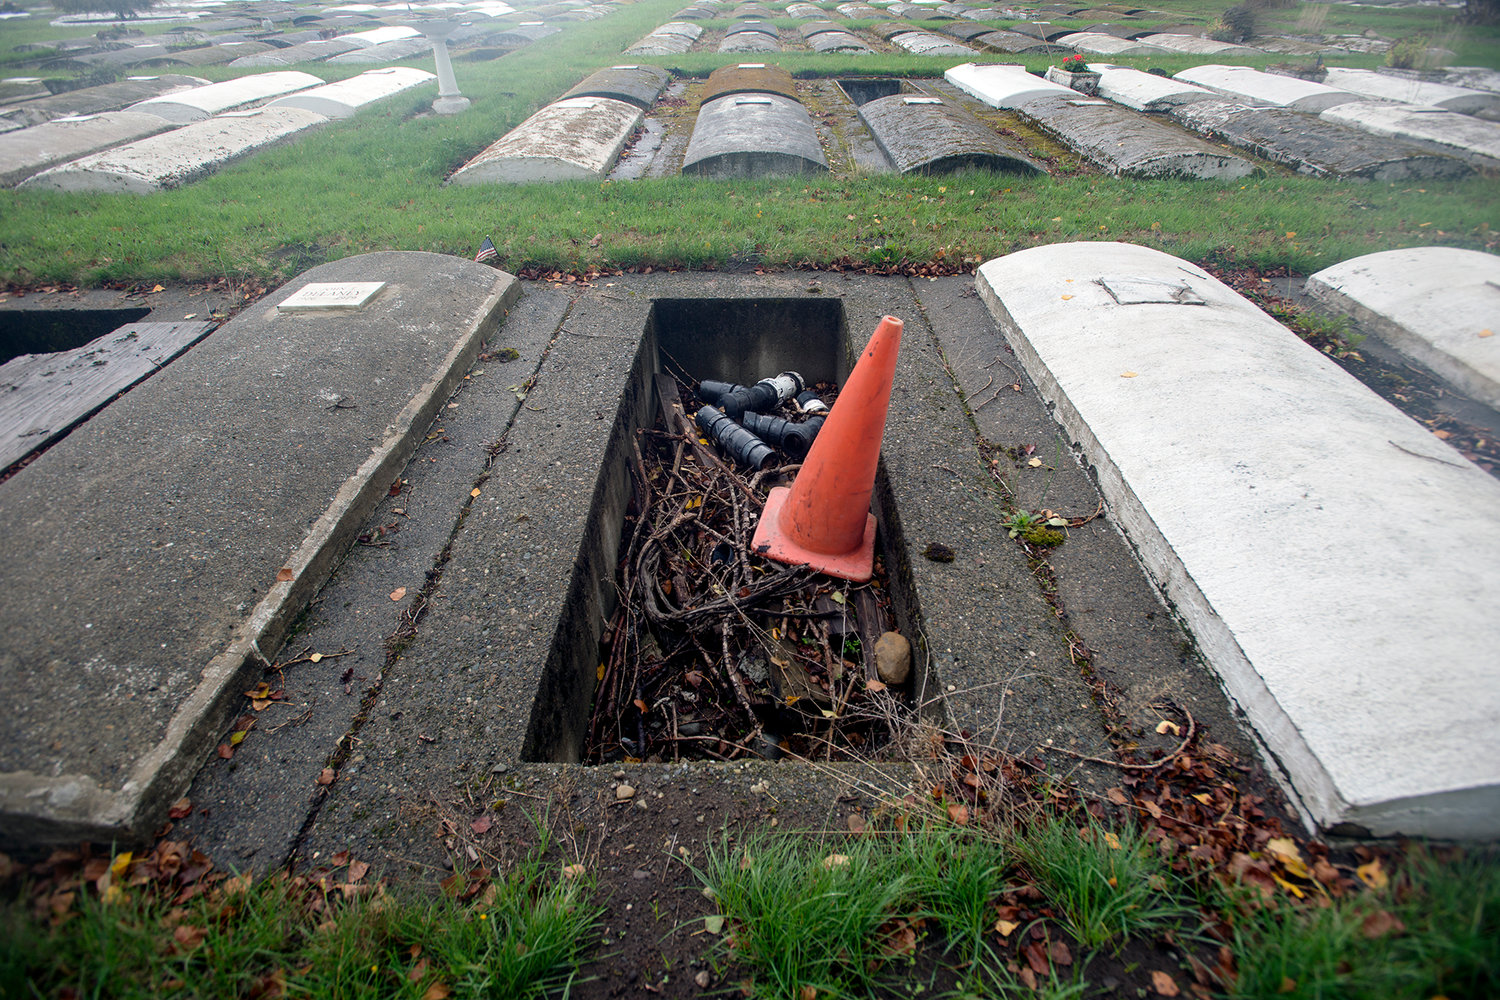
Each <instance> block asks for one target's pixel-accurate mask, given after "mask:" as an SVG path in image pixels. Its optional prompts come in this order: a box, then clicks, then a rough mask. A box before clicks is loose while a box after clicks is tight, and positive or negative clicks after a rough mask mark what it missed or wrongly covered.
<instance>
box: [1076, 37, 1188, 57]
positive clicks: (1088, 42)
mask: <svg viewBox="0 0 1500 1000" xmlns="http://www.w3.org/2000/svg"><path fill="white" fill-rule="evenodd" d="M1056 41H1057V44H1058V45H1066V46H1067V47H1068V48H1071V49H1073V50H1075V51H1078V52H1089V53H1093V54H1095V55H1101V56H1155V55H1161V54H1162V53H1164V52H1166V51H1167V50H1166V49H1164V48H1162V47H1161V46H1160V45H1148V44H1146V43H1145V42H1139V41H1135V40H1133V39H1129V38H1116V37H1115V36H1114V35H1106V34H1104V33H1103V32H1102V31H1075V32H1072V33H1071V34H1067V35H1063V36H1062V37H1060V38H1058V39H1056Z"/></svg>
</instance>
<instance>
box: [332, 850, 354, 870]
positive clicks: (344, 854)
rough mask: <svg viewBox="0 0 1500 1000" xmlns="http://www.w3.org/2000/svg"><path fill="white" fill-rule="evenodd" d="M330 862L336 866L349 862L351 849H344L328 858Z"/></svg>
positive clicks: (339, 866)
mask: <svg viewBox="0 0 1500 1000" xmlns="http://www.w3.org/2000/svg"><path fill="white" fill-rule="evenodd" d="M328 863H329V864H330V865H333V867H335V868H342V867H344V866H345V865H347V864H348V863H349V851H348V850H347V849H345V850H342V851H339V852H337V853H336V854H334V855H333V856H332V857H330V858H329V859H328Z"/></svg>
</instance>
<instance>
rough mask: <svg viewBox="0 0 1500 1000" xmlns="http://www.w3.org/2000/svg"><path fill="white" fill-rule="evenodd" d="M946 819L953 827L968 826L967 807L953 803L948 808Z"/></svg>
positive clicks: (960, 803)
mask: <svg viewBox="0 0 1500 1000" xmlns="http://www.w3.org/2000/svg"><path fill="white" fill-rule="evenodd" d="M948 818H949V819H950V820H952V821H953V823H954V825H955V826H968V825H969V807H968V806H966V805H964V804H963V803H962V802H953V803H950V804H949V806H948Z"/></svg>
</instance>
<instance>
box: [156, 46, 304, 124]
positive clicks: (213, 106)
mask: <svg viewBox="0 0 1500 1000" xmlns="http://www.w3.org/2000/svg"><path fill="white" fill-rule="evenodd" d="M288 51H290V50H288ZM322 82H323V81H322V80H320V79H318V78H317V77H315V76H313V75H312V74H311V73H298V72H293V71H288V72H282V73H257V74H255V75H253V76H242V77H239V78H238V79H234V80H225V81H224V82H223V83H211V84H209V85H208V86H206V87H197V88H195V89H193V90H186V91H181V92H179V93H175V94H171V95H168V96H164V97H152V98H150V99H148V100H144V101H141V102H139V103H137V104H132V105H131V106H130V108H129V109H128V110H130V111H144V112H147V113H149V114H153V115H160V116H161V117H162V118H166V119H168V120H169V121H174V122H194V121H199V120H201V119H204V118H208V117H210V116H212V115H217V114H222V113H224V112H226V111H232V110H234V109H235V108H243V107H245V106H247V105H251V104H259V103H260V102H262V101H266V100H269V99H271V98H273V97H280V96H282V95H283V94H290V93H292V92H293V91H297V90H306V89H307V88H308V87H316V86H317V85H318V84H320V83H322Z"/></svg>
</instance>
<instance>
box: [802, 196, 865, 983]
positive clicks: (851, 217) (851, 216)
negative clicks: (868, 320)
mask: <svg viewBox="0 0 1500 1000" xmlns="http://www.w3.org/2000/svg"><path fill="white" fill-rule="evenodd" d="M851 218H852V216H851ZM797 1000H818V988H817V987H816V986H804V987H802V989H800V990H798V991H797Z"/></svg>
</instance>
